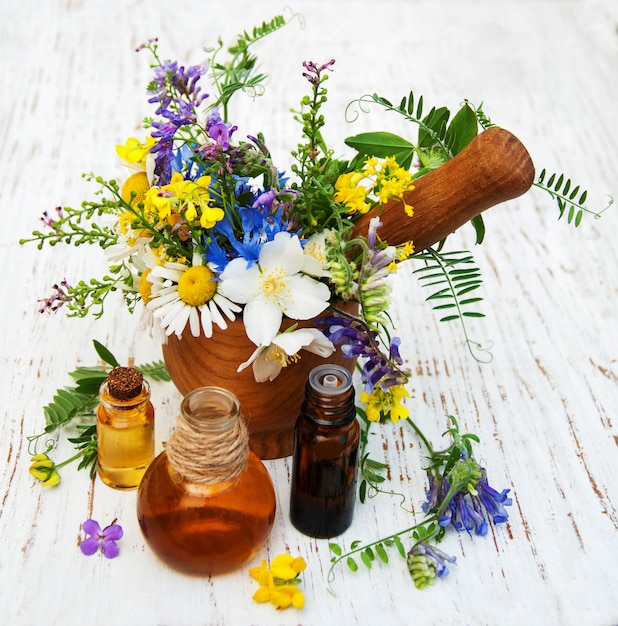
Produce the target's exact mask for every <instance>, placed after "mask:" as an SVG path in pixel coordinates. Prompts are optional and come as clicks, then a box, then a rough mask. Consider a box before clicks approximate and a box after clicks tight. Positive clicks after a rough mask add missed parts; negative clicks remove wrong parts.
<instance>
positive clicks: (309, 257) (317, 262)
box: [303, 230, 330, 278]
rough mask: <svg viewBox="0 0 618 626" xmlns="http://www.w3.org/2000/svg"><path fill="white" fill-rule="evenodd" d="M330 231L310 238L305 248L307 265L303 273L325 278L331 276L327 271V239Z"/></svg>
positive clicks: (304, 266)
mask: <svg viewBox="0 0 618 626" xmlns="http://www.w3.org/2000/svg"><path fill="white" fill-rule="evenodd" d="M329 232H330V231H328V230H325V231H322V232H321V233H316V234H315V235H313V236H312V237H310V238H309V239H308V240H307V242H306V243H305V245H304V247H303V252H304V254H305V264H304V265H303V272H305V273H306V274H311V276H316V277H318V278H325V277H329V276H330V272H329V271H328V270H327V269H326V237H327V236H328V234H329Z"/></svg>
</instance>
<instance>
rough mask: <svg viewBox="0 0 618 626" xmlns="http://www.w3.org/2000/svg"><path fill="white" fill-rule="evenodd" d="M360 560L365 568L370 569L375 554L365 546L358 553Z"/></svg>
mask: <svg viewBox="0 0 618 626" xmlns="http://www.w3.org/2000/svg"><path fill="white" fill-rule="evenodd" d="M360 557H361V561H362V562H363V563H364V564H365V567H366V568H367V569H371V566H372V565H373V562H374V561H375V555H374V554H373V550H372V549H371V548H365V549H364V550H363V551H362V552H361V553H360Z"/></svg>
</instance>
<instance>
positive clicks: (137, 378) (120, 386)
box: [107, 367, 144, 400]
mask: <svg viewBox="0 0 618 626" xmlns="http://www.w3.org/2000/svg"><path fill="white" fill-rule="evenodd" d="M143 384H144V377H143V376H142V373H141V372H140V371H139V370H137V369H135V368H134V367H115V368H114V369H113V370H112V371H111V372H110V373H109V374H108V376H107V390H108V391H109V395H110V396H112V398H115V399H116V400H130V399H131V398H135V396H138V395H139V394H140V392H141V391H142V386H143Z"/></svg>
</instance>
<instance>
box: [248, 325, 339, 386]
mask: <svg viewBox="0 0 618 626" xmlns="http://www.w3.org/2000/svg"><path fill="white" fill-rule="evenodd" d="M301 349H304V350H307V351H308V352H312V353H313V354H317V355H319V356H322V357H324V358H326V357H327V356H330V355H331V354H332V353H333V352H334V351H335V346H334V345H333V343H332V341H331V340H330V339H328V338H327V337H326V336H325V335H324V333H322V332H321V331H319V330H318V329H317V328H301V329H299V330H292V331H288V332H283V333H279V334H278V335H277V336H276V337H275V338H274V339H273V340H272V343H271V344H270V345H267V346H258V347H257V349H256V350H255V352H254V353H253V354H252V355H251V356H250V357H249V359H248V360H247V361H245V362H244V363H243V364H242V365H240V366H239V367H238V371H239V372H241V371H242V370H244V369H245V368H247V367H249V365H253V375H254V376H255V380H256V382H258V383H263V382H266V381H267V380H274V379H275V378H276V377H277V376H279V373H280V372H281V370H282V369H283V368H284V367H286V366H287V365H288V364H289V363H295V362H296V361H298V360H299V359H300V357H299V356H298V352H299V351H300V350H301Z"/></svg>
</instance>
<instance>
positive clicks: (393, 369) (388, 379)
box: [320, 317, 407, 393]
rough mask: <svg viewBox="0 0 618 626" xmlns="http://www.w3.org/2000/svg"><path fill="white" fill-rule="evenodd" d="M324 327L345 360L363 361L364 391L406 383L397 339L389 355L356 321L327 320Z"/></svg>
mask: <svg viewBox="0 0 618 626" xmlns="http://www.w3.org/2000/svg"><path fill="white" fill-rule="evenodd" d="M320 324H323V325H324V326H325V329H324V334H325V335H326V337H328V339H330V340H331V341H332V342H333V343H334V344H335V345H340V346H341V353H342V354H343V356H345V357H346V358H350V359H352V358H360V359H363V360H364V361H365V362H364V363H363V367H362V369H361V381H362V383H363V385H364V388H365V391H366V392H367V393H371V392H372V391H373V389H374V387H376V386H379V387H380V388H382V389H384V390H387V389H388V388H389V387H392V386H394V385H403V384H405V382H406V380H407V376H406V374H405V373H404V372H402V371H401V370H399V368H398V367H397V366H398V365H400V364H401V363H402V359H401V357H400V355H399V344H400V343H401V341H400V339H399V338H398V337H394V338H393V339H392V341H391V345H390V349H389V354H388V355H386V354H384V352H383V351H382V350H381V349H380V344H379V341H378V334H377V333H376V332H374V331H372V330H370V329H369V328H368V327H367V326H366V325H365V324H363V323H362V322H360V321H359V320H356V319H348V318H343V317H325V318H322V319H321V320H320Z"/></svg>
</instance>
